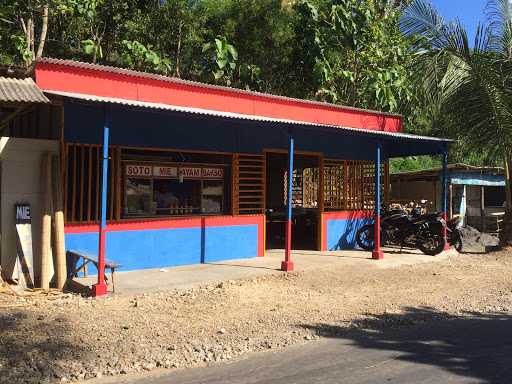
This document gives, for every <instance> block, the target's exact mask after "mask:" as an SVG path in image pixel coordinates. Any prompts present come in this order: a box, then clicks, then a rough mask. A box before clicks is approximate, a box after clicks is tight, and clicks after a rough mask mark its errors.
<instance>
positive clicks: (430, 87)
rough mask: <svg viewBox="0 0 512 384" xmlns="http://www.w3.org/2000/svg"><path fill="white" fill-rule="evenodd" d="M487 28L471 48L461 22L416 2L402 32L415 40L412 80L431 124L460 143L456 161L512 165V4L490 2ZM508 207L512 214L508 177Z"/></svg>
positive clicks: (479, 32) (422, 1) (482, 27)
mask: <svg viewBox="0 0 512 384" xmlns="http://www.w3.org/2000/svg"><path fill="white" fill-rule="evenodd" d="M488 10H490V12H489V14H488V16H489V20H488V22H487V24H483V25H479V26H478V30H477V34H476V37H475V41H474V43H473V44H472V45H471V44H470V43H469V41H468V36H467V33H466V31H465V29H464V28H463V27H462V26H461V24H460V23H459V22H458V21H455V22H450V23H447V22H445V21H444V20H443V18H442V17H441V16H439V14H438V13H437V11H436V10H435V9H434V8H433V7H432V5H431V4H430V3H428V2H426V1H425V0H415V1H413V2H412V3H411V5H410V6H409V7H408V8H407V10H406V12H405V14H404V17H403V24H402V25H403V30H404V31H405V33H407V34H408V35H410V36H412V37H415V38H417V45H416V48H417V51H416V52H417V53H416V54H417V56H418V60H417V62H416V65H417V70H416V76H415V77H414V78H413V79H414V80H415V81H416V84H417V85H418V86H419V88H418V89H421V90H422V91H423V93H424V95H425V100H428V102H429V103H428V104H429V105H430V108H429V112H430V113H431V116H432V120H433V121H437V122H441V123H442V128H443V131H444V132H445V134H449V135H453V136H455V137H457V138H458V139H459V143H458V146H457V147H455V149H456V151H457V150H458V151H457V152H458V153H456V156H459V157H460V155H461V152H462V153H463V154H464V153H469V154H470V157H472V158H473V159H475V158H478V159H483V160H484V161H485V162H486V163H488V164H489V163H493V162H494V163H495V162H497V161H501V162H502V164H504V166H505V168H506V169H508V167H509V166H510V165H511V164H512V86H511V85H512V60H511V59H512V55H511V52H512V50H511V49H510V47H512V40H511V36H512V18H511V15H512V13H511V12H510V3H509V1H505V0H501V1H500V0H491V1H489V3H488ZM507 181H508V185H509V188H507V192H508V196H507V201H508V204H507V205H508V207H509V209H511V208H512V206H511V203H512V197H511V194H510V175H507Z"/></svg>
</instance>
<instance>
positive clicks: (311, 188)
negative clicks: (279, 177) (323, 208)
mask: <svg viewBox="0 0 512 384" xmlns="http://www.w3.org/2000/svg"><path fill="white" fill-rule="evenodd" d="M319 177H320V170H319V169H318V168H311V167H308V168H302V169H294V171H293V174H292V206H293V207H294V208H316V207H318V196H319ZM283 203H284V205H285V206H286V205H287V204H288V171H287V170H286V171H285V172H284V174H283Z"/></svg>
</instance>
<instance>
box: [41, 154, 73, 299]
mask: <svg viewBox="0 0 512 384" xmlns="http://www.w3.org/2000/svg"><path fill="white" fill-rule="evenodd" d="M61 171H62V167H61V166H60V162H59V157H58V156H56V155H52V154H51V153H46V154H44V155H43V161H42V162H41V191H42V194H43V199H42V203H43V204H42V223H41V241H40V245H41V247H40V249H41V255H40V261H41V281H40V287H41V288H42V289H44V290H47V291H48V290H49V289H50V279H51V270H52V265H53V270H54V277H55V279H54V283H55V287H56V288H57V289H58V290H62V289H63V288H64V285H65V283H66V278H67V271H66V250H65V245H64V210H63V206H64V204H63V198H62V174H61ZM52 224H53V225H52ZM52 233H53V236H52ZM52 240H53V244H52Z"/></svg>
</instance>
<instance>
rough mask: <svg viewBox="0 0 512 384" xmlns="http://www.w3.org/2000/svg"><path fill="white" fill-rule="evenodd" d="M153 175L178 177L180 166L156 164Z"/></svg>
mask: <svg viewBox="0 0 512 384" xmlns="http://www.w3.org/2000/svg"><path fill="white" fill-rule="evenodd" d="M153 176H156V177H178V168H176V167H166V166H155V167H153Z"/></svg>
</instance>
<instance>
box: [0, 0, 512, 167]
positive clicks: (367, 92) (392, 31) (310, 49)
mask: <svg viewBox="0 0 512 384" xmlns="http://www.w3.org/2000/svg"><path fill="white" fill-rule="evenodd" d="M409 3H411V1H410V0H366V1H360V0H258V1H255V0H4V1H3V3H2V6H1V7H0V63H1V64H4V65H30V64H31V63H32V62H33V60H35V59H36V58H38V57H42V56H46V57H56V58H66V59H74V60H80V61H86V62H95V63H100V64H108V65H114V66H119V67H125V68H131V69H136V70H142V71H148V72H155V73H160V74H164V75H169V76H176V77H180V78H184V79H189V80H197V81H202V82H208V83H213V84H220V85H226V86H230V87H237V88H243V89H251V90H257V91H262V92H268V93H273V94H279V95H284V96H291V97H298V98H305V99H316V100H323V101H327V102H331V103H338V104H343V105H347V106H355V107H361V108H370V109H375V110H380V111H384V112H395V113H402V114H403V116H404V121H405V129H406V130H407V131H409V132H415V133H421V134H448V135H453V136H455V137H458V138H459V139H461V143H462V144H461V145H459V146H458V147H455V149H454V150H453V151H452V152H453V153H452V158H454V159H456V160H458V161H464V160H465V161H469V162H472V163H476V164H480V163H482V162H484V161H488V162H493V161H495V159H496V156H491V155H492V154H491V153H490V152H489V153H485V154H483V153H482V151H478V150H476V149H474V148H472V147H471V148H470V147H469V143H468V141H467V140H464V138H463V137H461V135H459V134H458V133H457V132H456V131H455V130H454V129H451V128H450V129H447V127H448V128H449V127H453V126H455V125H457V123H458V122H459V120H458V119H459V117H458V116H456V115H454V114H453V113H448V112H449V111H448V110H447V108H448V107H449V106H450V105H447V104H444V106H442V105H441V104H442V103H440V100H441V98H442V97H445V96H441V94H442V93H441V92H437V91H438V90H439V89H437V88H436V91H435V92H434V88H432V84H430V85H429V84H427V80H429V79H432V78H433V77H435V76H437V75H439V71H442V70H443V68H444V69H446V68H457V71H458V73H462V72H461V71H463V70H464V67H458V66H457V63H456V62H455V61H454V60H452V59H449V58H448V56H447V55H444V54H443V55H441V54H434V53H432V52H433V51H432V50H431V49H430V48H432V47H434V45H433V42H434V40H432V39H429V37H428V36H426V35H425V33H427V32H426V30H425V29H421V28H419V24H418V23H417V25H416V29H415V28H414V26H413V24H411V22H409V23H408V24H407V21H404V18H407V17H409V20H412V18H411V16H414V15H416V16H418V15H420V13H416V14H414V12H418V11H421V6H420V5H418V4H419V3H424V2H417V1H413V2H412V4H409ZM496 3H498V2H496ZM503 3H508V2H506V1H503ZM425 9H427V8H425V7H424V8H423V10H425ZM429 9H430V8H429ZM432 9H433V8H432ZM495 10H497V9H495ZM427 13H428V12H427ZM498 14H499V13H498V12H494V19H493V26H494V28H495V29H498V28H500V27H499V26H500V25H501V27H503V25H504V24H503V20H501V24H500V20H499V17H497V16H496V15H498ZM431 16H432V17H434V14H431ZM436 17H438V16H436ZM431 21H432V23H441V20H440V19H439V18H437V19H436V18H433V19H432V20H431ZM450 28H452V27H450ZM452 29H453V30H454V31H455V32H457V31H458V32H460V33H459V35H458V38H459V40H456V41H454V42H453V44H452V43H450V41H448V42H447V44H448V45H450V44H452V45H453V46H454V48H455V45H457V44H459V43H460V42H461V41H462V42H463V41H464V35H463V34H462V28H461V27H460V26H459V27H457V28H455V27H453V28H452ZM450 31H451V30H450ZM480 35H481V36H482V39H483V36H484V34H483V31H482V33H481V34H480ZM439 39H441V38H439ZM460 39H462V40H460ZM441 40H442V39H441ZM482 44H483V43H482ZM496 44H497V43H496ZM496 44H495V46H496ZM457 48H460V50H461V52H462V51H464V50H465V51H464V52H465V53H464V54H465V55H466V56H467V57H469V56H471V55H472V52H473V48H471V47H470V46H469V45H467V46H465V47H463V46H462V45H461V44H459V45H457ZM475 48H476V49H479V50H480V51H486V52H487V51H489V52H488V53H486V55H487V56H489V60H492V58H493V57H494V58H496V57H497V55H498V53H497V50H496V49H493V50H491V49H490V48H489V47H487V46H485V47H484V46H483V45H482V46H480V45H479V46H476V47H475ZM505 49H506V48H504V50H505ZM427 52H428V54H427ZM509 52H510V51H509ZM436 57H437V58H439V66H438V67H437V68H436V69H435V70H433V69H432V67H430V68H429V66H428V65H427V60H426V59H427V58H436ZM461 62H462V59H461ZM500 65H502V66H503V65H504V64H503V63H502V64H500ZM441 66H444V67H443V68H441ZM502 68H503V67H502ZM425 71H427V72H425ZM432 71H433V72H432ZM454 71H455V70H454ZM498 75H499V73H498V72H496V73H494V74H493V76H498ZM453 76H456V72H453ZM419 78H420V79H421V78H423V80H424V81H418V79H419ZM445 87H446V89H447V90H449V86H445ZM465 87H466V91H465V92H466V94H467V95H471V91H472V89H471V85H470V84H469V83H468V84H465ZM473 91H475V89H473ZM445 93H446V92H445ZM472 100H473V99H472ZM451 107H452V109H456V108H459V107H460V105H459V104H455V103H453V104H452V105H451ZM461 110H463V109H461ZM464 118H465V119H466V120H465V121H467V119H470V118H475V119H478V116H477V115H476V114H475V115H474V116H473V117H472V115H471V114H465V116H464ZM485 121H486V122H487V121H488V120H485ZM482 124H484V122H482ZM475 129H476V128H475ZM481 139H482V140H483V141H486V140H487V137H484V136H482V137H481ZM431 165H432V162H431V161H430V160H424V159H422V158H418V159H410V161H401V162H397V163H396V164H395V166H394V168H395V169H398V170H400V169H408V168H410V167H413V168H414V167H422V166H425V167H428V166H431Z"/></svg>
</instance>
